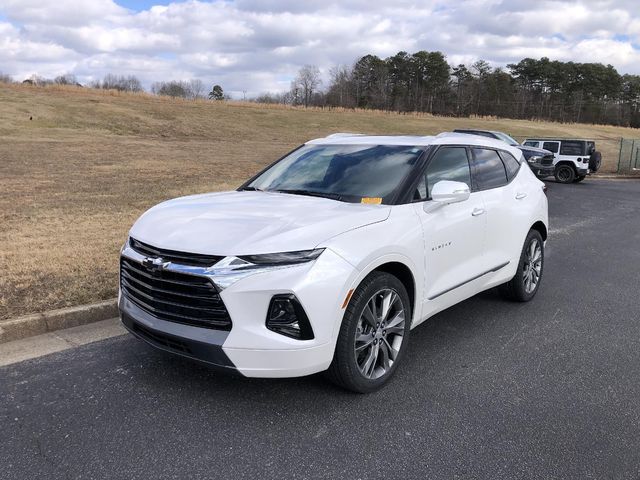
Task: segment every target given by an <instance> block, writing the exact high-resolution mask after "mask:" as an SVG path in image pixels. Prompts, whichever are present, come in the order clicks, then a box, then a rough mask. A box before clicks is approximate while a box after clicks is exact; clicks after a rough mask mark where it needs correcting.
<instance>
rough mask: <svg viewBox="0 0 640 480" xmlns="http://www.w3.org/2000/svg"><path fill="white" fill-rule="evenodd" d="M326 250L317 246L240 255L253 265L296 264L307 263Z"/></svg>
mask: <svg viewBox="0 0 640 480" xmlns="http://www.w3.org/2000/svg"><path fill="white" fill-rule="evenodd" d="M323 251H324V248H317V249H315V250H300V251H298V252H284V253H266V254H264V255H242V256H240V257H238V258H239V259H241V260H244V261H245V262H249V263H252V264H253V265H256V266H258V265H260V266H265V265H271V266H277V265H295V264H298V263H306V262H310V261H311V260H315V259H316V258H318V257H319V256H320V254H321V253H322V252H323Z"/></svg>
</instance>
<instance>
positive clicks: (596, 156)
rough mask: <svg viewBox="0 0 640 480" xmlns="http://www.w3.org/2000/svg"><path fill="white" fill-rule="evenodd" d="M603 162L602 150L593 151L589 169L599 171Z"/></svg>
mask: <svg viewBox="0 0 640 480" xmlns="http://www.w3.org/2000/svg"><path fill="white" fill-rule="evenodd" d="M601 164H602V154H601V153H600V152H593V153H592V154H591V157H589V170H591V171H592V172H597V171H598V170H599V169H600V165H601Z"/></svg>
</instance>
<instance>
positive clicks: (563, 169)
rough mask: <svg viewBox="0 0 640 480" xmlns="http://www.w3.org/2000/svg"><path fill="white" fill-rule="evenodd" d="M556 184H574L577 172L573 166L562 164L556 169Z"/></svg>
mask: <svg viewBox="0 0 640 480" xmlns="http://www.w3.org/2000/svg"><path fill="white" fill-rule="evenodd" d="M554 176H555V178H556V182H559V183H573V181H574V180H575V178H576V171H575V170H574V169H573V167H572V166H571V165H567V164H566V163H565V164H562V165H558V166H557V167H556V171H555V174H554Z"/></svg>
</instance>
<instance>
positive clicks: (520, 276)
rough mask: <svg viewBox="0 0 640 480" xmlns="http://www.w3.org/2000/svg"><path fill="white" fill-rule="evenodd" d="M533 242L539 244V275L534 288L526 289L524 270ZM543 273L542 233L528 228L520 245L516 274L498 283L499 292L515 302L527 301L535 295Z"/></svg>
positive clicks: (528, 261)
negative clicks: (503, 282) (501, 283)
mask: <svg viewBox="0 0 640 480" xmlns="http://www.w3.org/2000/svg"><path fill="white" fill-rule="evenodd" d="M534 242H537V245H539V247H540V264H539V275H538V279H537V281H536V284H535V286H534V288H533V289H532V290H528V288H527V284H526V278H527V277H526V272H527V266H528V264H530V258H529V252H530V249H531V245H532V243H534ZM543 273H544V242H543V241H542V235H540V232H538V231H537V230H529V233H528V234H527V238H526V239H525V241H524V245H523V246H522V251H521V253H520V259H519V261H518V270H516V274H515V275H514V276H513V278H512V279H511V280H509V281H508V282H507V283H505V284H503V285H500V287H499V288H500V293H502V295H503V296H504V297H505V298H506V299H508V300H513V301H515V302H528V301H529V300H531V299H532V298H533V297H535V295H536V293H537V292H538V289H539V288H540V283H541V282H542V276H543Z"/></svg>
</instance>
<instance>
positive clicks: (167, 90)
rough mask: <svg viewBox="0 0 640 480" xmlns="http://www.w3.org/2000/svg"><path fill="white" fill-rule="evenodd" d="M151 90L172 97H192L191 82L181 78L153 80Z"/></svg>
mask: <svg viewBox="0 0 640 480" xmlns="http://www.w3.org/2000/svg"><path fill="white" fill-rule="evenodd" d="M151 92H152V93H155V94H156V95H164V96H167V97H173V98H193V93H192V92H191V84H190V83H189V82H186V81H183V80H170V81H168V82H155V83H154V84H153V85H151Z"/></svg>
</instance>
